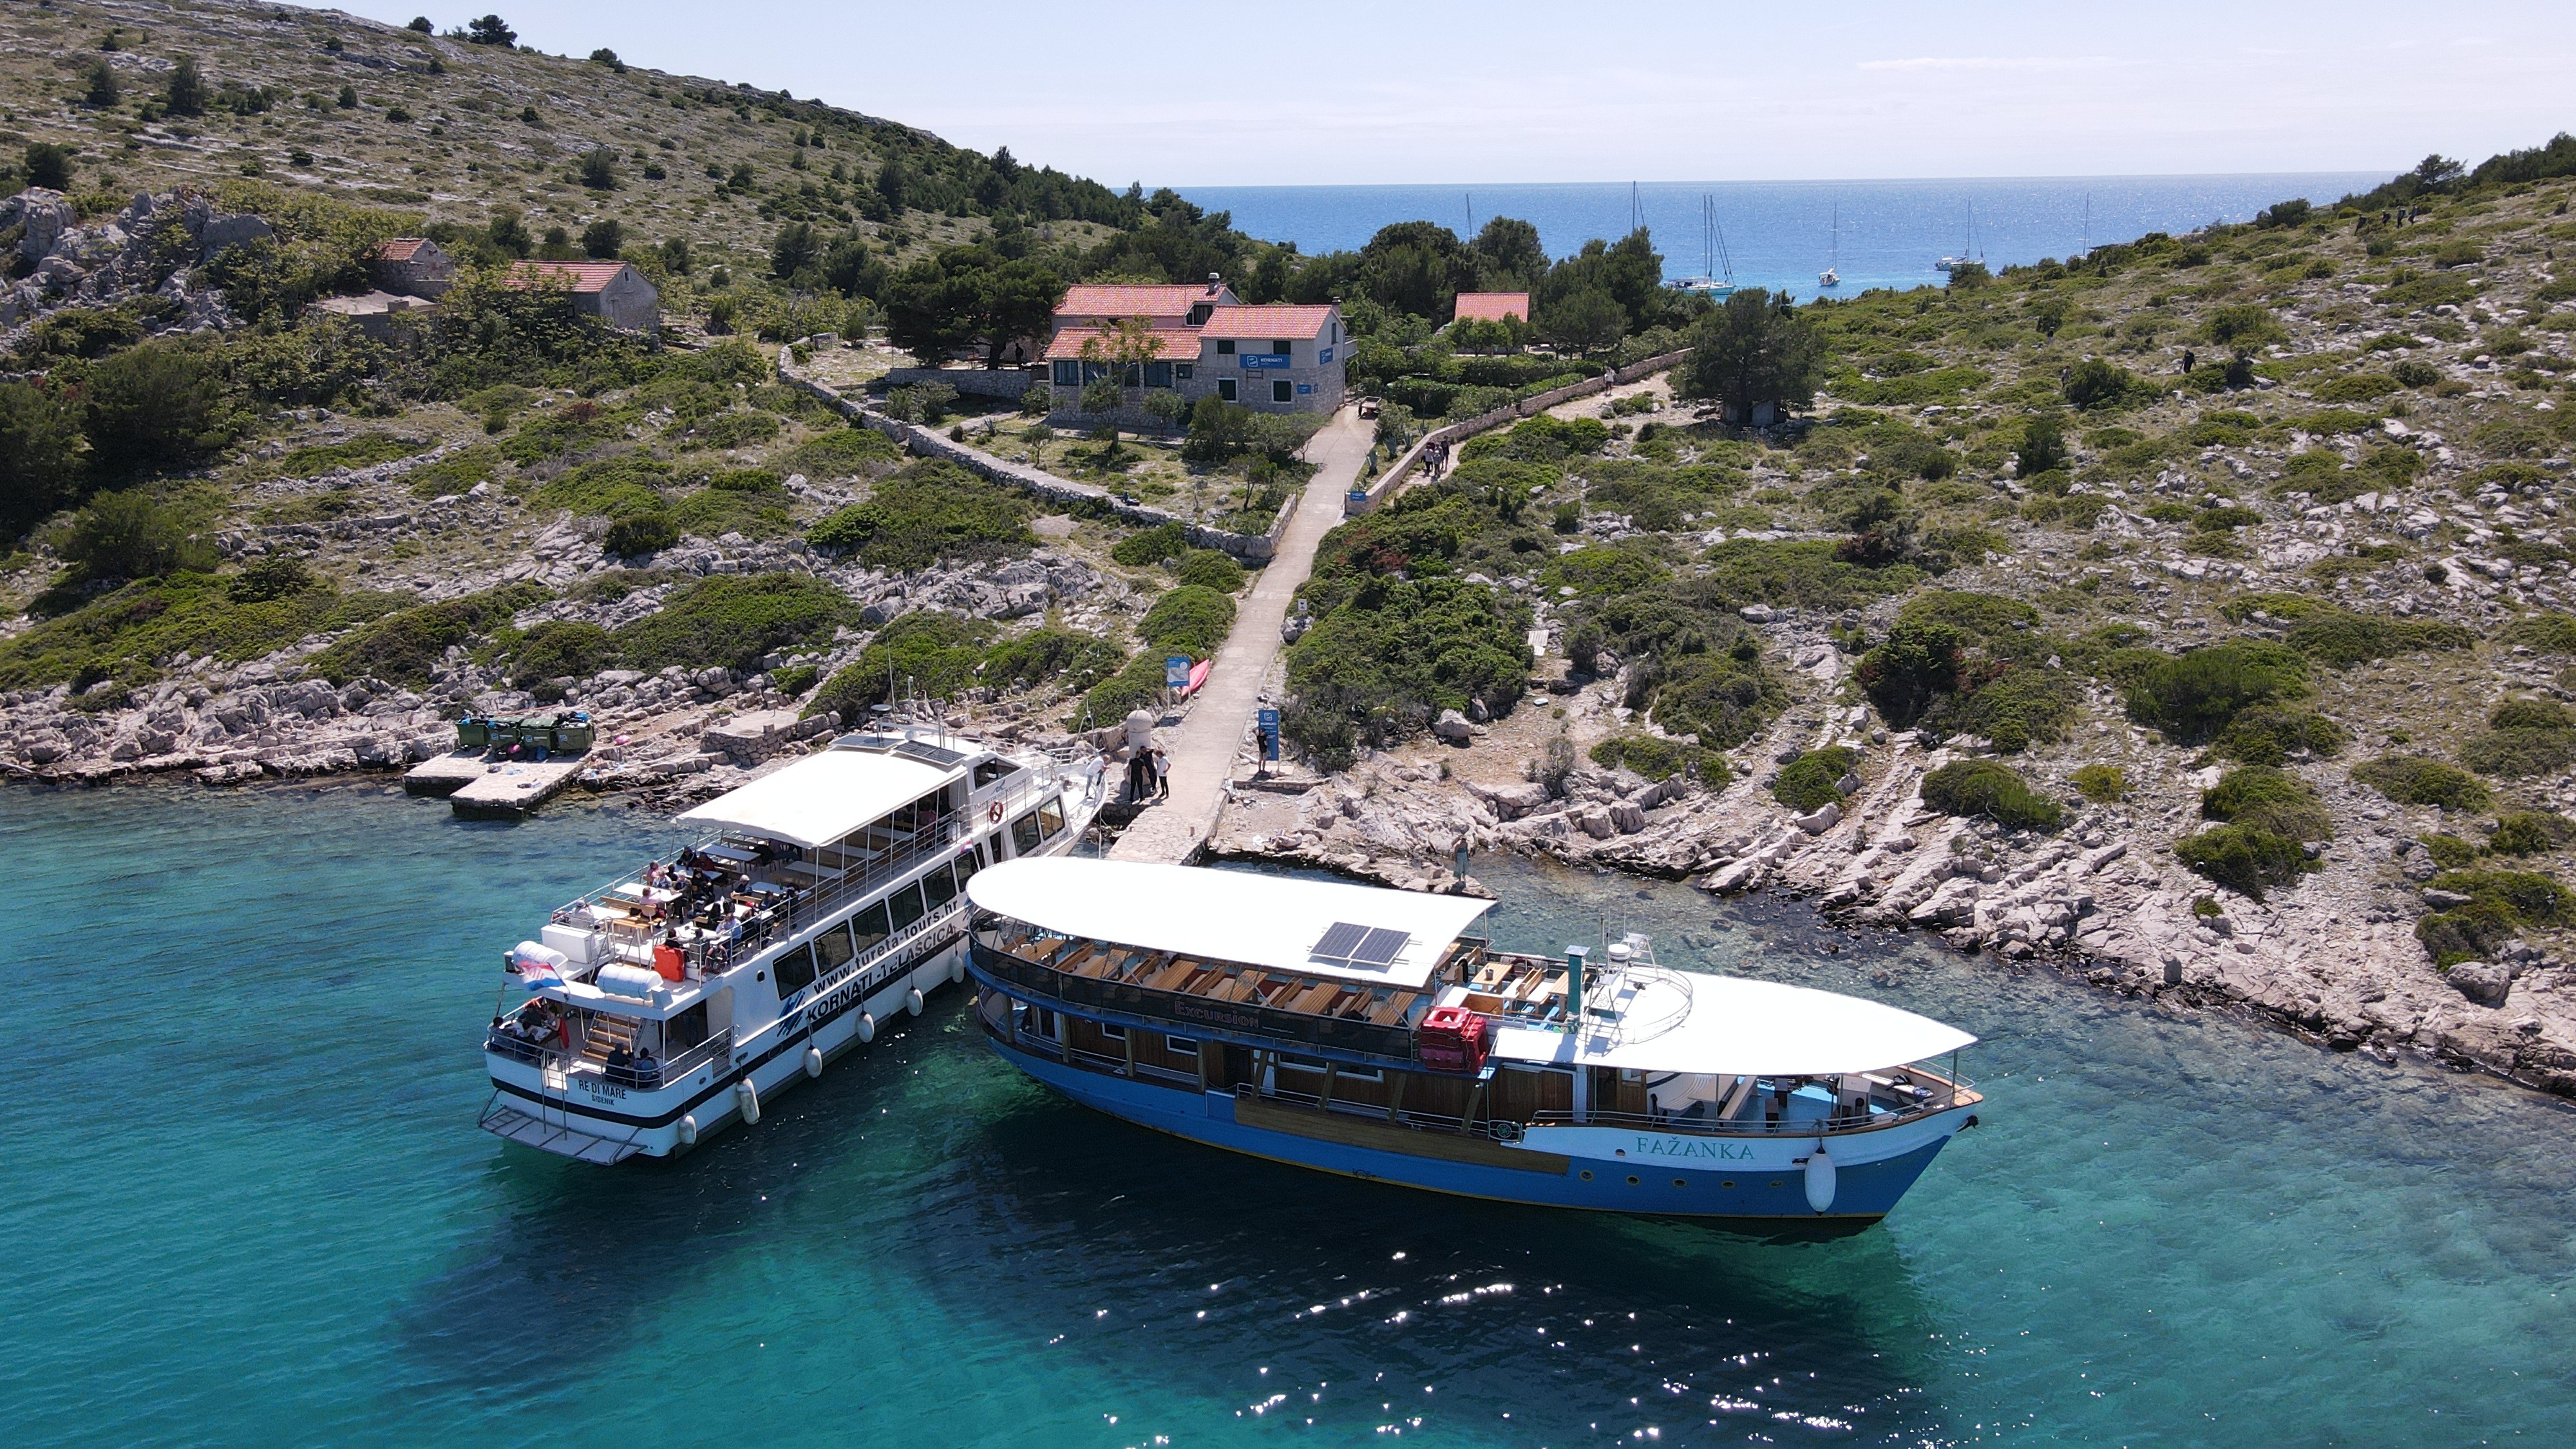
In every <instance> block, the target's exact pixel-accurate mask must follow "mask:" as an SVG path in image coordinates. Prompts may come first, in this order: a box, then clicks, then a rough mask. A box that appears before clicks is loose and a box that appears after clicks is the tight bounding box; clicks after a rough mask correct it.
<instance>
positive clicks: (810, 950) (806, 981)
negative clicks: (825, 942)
mask: <svg viewBox="0 0 2576 1449" xmlns="http://www.w3.org/2000/svg"><path fill="white" fill-rule="evenodd" d="M791 963H793V964H791ZM791 973H802V978H803V979H801V980H799V981H798V982H797V983H796V984H795V985H793V986H790V985H788V984H787V978H788V976H789V975H790V974H791ZM815 974H816V973H815V970H814V946H813V943H812V942H810V941H800V942H798V943H797V944H795V945H793V946H790V947H789V948H787V949H786V950H784V951H781V952H779V953H778V957H777V959H776V960H773V961H771V962H770V963H769V980H770V984H771V985H773V986H775V987H777V988H778V999H779V1000H780V1001H781V1002H784V1001H786V1000H787V999H788V998H789V997H792V996H794V995H795V994H796V993H797V992H800V991H803V990H804V989H805V988H807V987H809V986H811V985H813V984H814V980H815Z"/></svg>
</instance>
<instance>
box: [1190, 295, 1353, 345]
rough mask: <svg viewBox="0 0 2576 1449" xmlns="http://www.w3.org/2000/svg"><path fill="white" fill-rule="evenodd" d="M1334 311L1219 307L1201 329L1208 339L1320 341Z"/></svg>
mask: <svg viewBox="0 0 2576 1449" xmlns="http://www.w3.org/2000/svg"><path fill="white" fill-rule="evenodd" d="M1332 315H1333V309H1332V308H1331V307H1292V306H1289V305H1287V304H1286V303H1280V302H1274V303H1271V304H1269V305H1268V306H1262V307H1219V308H1217V309H1216V310H1215V311H1213V312H1211V313H1209V314H1208V319H1207V325H1206V326H1204V327H1202V328H1200V329H1199V332H1200V335H1202V336H1206V337H1255V338H1259V337H1269V338H1283V337H1284V338H1300V337H1321V336H1322V335H1323V334H1324V323H1325V321H1326V320H1327V319H1329V318H1330V317H1331V316H1332Z"/></svg>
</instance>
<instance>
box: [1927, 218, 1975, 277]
mask: <svg viewBox="0 0 2576 1449" xmlns="http://www.w3.org/2000/svg"><path fill="white" fill-rule="evenodd" d="M1980 260H1982V258H1980V257H1978V255H1977V203H1976V202H1975V201H1974V200H1970V201H1969V203H1968V240H1967V242H1966V243H1965V244H1964V245H1962V246H1961V247H1960V248H1959V254H1958V255H1957V256H1955V257H1943V258H1942V259H1941V260H1939V261H1937V262H1934V263H1933V264H1932V270H1934V271H1936V272H1946V271H1950V270H1952V269H1953V268H1957V267H1963V266H1966V265H1968V264H1969V263H1971V262H1975V261H1980Z"/></svg>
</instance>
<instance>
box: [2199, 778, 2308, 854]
mask: <svg viewBox="0 0 2576 1449" xmlns="http://www.w3.org/2000/svg"><path fill="white" fill-rule="evenodd" d="M2200 813H2201V814H2202V816H2204V817H2206V818H2207V819H2211V820H2223V821H2226V822H2227V823H2229V824H2231V825H2242V826H2246V827H2249V828H2251V829H2255V830H2261V831H2267V832H2269V833H2271V834H2273V835H2284V836H2287V837H2289V838H2290V839H2292V840H2300V841H2306V840H2332V839H2333V838H2334V821H2333V819H2332V817H2330V816H2328V815H2327V814H2326V806H2325V802H2324V801H2323V800H2320V799H2319V798H2317V792H2316V791H2315V790H2314V789H2312V788H2310V787H2309V785H2308V782H2307V781H2305V780H2302V779H2300V778H2299V777H2298V776H2296V775H2290V774H2284V773H2283V772H2281V771H2279V770H2276V769H2273V768H2272V767H2270V766H2268V765H2247V766H2244V767H2243V768H2241V769H2234V770H2230V771H2228V772H2227V773H2226V774H2225V775H2224V776H2222V777H2220V779H2219V781H2218V783H2217V784H2215V785H2213V786H2211V787H2210V788H2208V789H2207V790H2204V791H2202V792H2201V795H2200Z"/></svg>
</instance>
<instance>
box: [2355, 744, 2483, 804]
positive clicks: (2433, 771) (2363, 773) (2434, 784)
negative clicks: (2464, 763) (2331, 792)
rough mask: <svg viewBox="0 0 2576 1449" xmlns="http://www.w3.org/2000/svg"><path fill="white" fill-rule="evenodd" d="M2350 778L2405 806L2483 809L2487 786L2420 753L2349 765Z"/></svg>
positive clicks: (2463, 771)
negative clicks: (2350, 768) (2350, 767)
mask: <svg viewBox="0 0 2576 1449" xmlns="http://www.w3.org/2000/svg"><path fill="white" fill-rule="evenodd" d="M2352 778H2353V779H2354V780H2355V781H2356V782H2358V783H2360V784H2364V785H2368V786H2369V787H2370V788H2372V789H2374V790H2377V791H2378V792H2379V793H2380V794H2382V795H2385V796H2387V797H2388V798H2389V799H2391V800H2395V801H2397V802H2398V803H2400V804H2404V805H2438V806H2440V807H2442V808H2443V809H2445V810H2484V809H2485V808H2486V807H2487V787H2486V786H2485V785H2483V784H2480V783H2479V782H2478V779H2477V777H2476V776H2474V775H2472V774H2470V773H2469V772H2468V771H2466V770H2463V769H2460V768H2459V767H2457V766H2455V765H2446V764H2444V763H2442V762H2441V761H2440V760H2429V759H2426V758H2424V757H2423V756H2420V755H2382V756H2380V757H2379V758H2378V759H2375V760H2364V761H2362V762H2361V763H2360V764H2358V765H2355V766H2353V767H2352Z"/></svg>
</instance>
